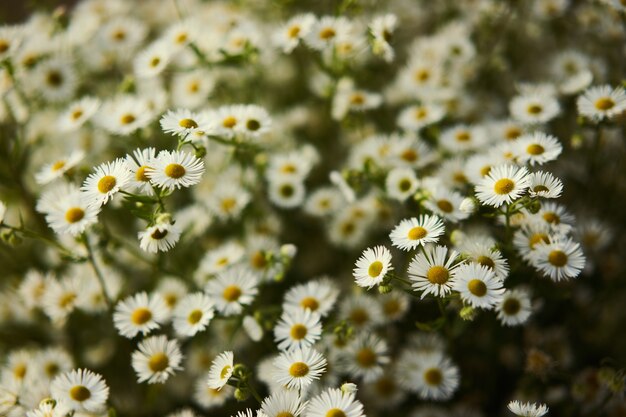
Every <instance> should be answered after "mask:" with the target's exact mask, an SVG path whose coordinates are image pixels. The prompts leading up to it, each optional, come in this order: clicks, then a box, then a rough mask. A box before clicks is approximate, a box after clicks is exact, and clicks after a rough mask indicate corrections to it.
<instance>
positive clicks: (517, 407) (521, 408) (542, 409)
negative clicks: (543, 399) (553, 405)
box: [507, 401, 548, 417]
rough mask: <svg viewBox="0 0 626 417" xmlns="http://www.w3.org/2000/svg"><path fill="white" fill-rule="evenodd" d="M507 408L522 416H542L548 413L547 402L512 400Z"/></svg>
mask: <svg viewBox="0 0 626 417" xmlns="http://www.w3.org/2000/svg"><path fill="white" fill-rule="evenodd" d="M507 408H508V409H509V410H510V411H511V412H512V413H513V414H515V415H517V416H520V417H541V416H543V415H546V414H548V406H547V405H545V404H535V403H532V404H531V403H523V402H520V401H511V402H510V403H509V404H508V405H507Z"/></svg>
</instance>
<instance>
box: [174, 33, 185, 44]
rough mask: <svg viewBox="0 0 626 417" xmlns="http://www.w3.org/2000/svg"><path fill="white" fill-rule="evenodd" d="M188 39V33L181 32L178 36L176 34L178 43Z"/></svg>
mask: <svg viewBox="0 0 626 417" xmlns="http://www.w3.org/2000/svg"><path fill="white" fill-rule="evenodd" d="M186 41H187V34H186V33H180V34H178V36H176V39H175V42H176V43H183V42H186Z"/></svg>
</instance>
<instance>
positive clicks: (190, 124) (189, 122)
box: [178, 119, 198, 129]
mask: <svg viewBox="0 0 626 417" xmlns="http://www.w3.org/2000/svg"><path fill="white" fill-rule="evenodd" d="M178 126H180V127H182V128H185V129H195V128H196V127H198V123H196V121H195V120H193V119H182V120H181V121H180V122H178Z"/></svg>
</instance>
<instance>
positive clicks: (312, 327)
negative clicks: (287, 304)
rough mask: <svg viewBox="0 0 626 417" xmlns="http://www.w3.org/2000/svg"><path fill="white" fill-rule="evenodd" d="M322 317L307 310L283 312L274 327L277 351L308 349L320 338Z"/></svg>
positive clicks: (294, 309) (297, 309) (296, 309)
mask: <svg viewBox="0 0 626 417" xmlns="http://www.w3.org/2000/svg"><path fill="white" fill-rule="evenodd" d="M321 319H322V317H321V316H320V315H319V313H316V312H314V311H311V310H309V309H301V308H292V309H290V310H285V311H284V312H283V314H282V316H281V317H280V320H279V321H278V323H277V324H276V326H275V327H274V340H275V341H276V343H278V349H280V350H291V349H295V348H299V349H302V348H304V347H310V346H312V345H313V344H314V343H315V342H317V341H318V340H319V339H320V337H321V336H322V323H321Z"/></svg>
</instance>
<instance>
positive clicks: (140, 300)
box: [113, 292, 168, 339]
mask: <svg viewBox="0 0 626 417" xmlns="http://www.w3.org/2000/svg"><path fill="white" fill-rule="evenodd" d="M167 314H168V313H167V305H166V304H165V301H164V300H163V298H162V297H161V296H158V295H157V296H154V295H153V296H151V297H148V294H146V293H145V292H141V293H138V294H135V295H134V296H131V297H128V298H126V299H124V300H123V301H120V302H119V303H118V304H117V306H116V307H115V312H114V313H113V322H114V324H115V327H116V328H117V330H118V331H119V332H120V334H121V335H122V336H124V337H128V338H129V339H130V338H133V337H135V336H136V335H137V334H138V333H142V334H144V335H146V334H148V333H150V332H151V331H152V330H154V329H158V328H159V327H160V326H161V324H160V323H162V322H163V321H165V319H166V318H167Z"/></svg>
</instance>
